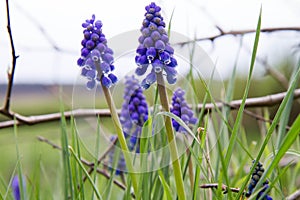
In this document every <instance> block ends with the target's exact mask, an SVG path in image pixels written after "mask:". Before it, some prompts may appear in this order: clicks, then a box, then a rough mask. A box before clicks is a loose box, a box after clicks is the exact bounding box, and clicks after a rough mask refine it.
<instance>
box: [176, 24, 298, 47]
mask: <svg viewBox="0 0 300 200" xmlns="http://www.w3.org/2000/svg"><path fill="white" fill-rule="evenodd" d="M216 28H217V29H218V30H219V32H220V33H219V34H216V35H213V36H209V37H201V38H196V39H194V40H188V41H185V42H179V43H176V44H175V45H180V46H183V45H186V44H189V43H193V42H200V41H205V40H210V41H214V40H215V39H217V38H220V37H224V36H228V35H233V36H237V35H245V34H249V33H255V32H256V30H255V29H245V30H236V31H224V30H223V29H221V28H220V27H219V26H216ZM279 31H300V27H293V26H291V27H275V28H262V29H260V32H262V33H271V32H279Z"/></svg>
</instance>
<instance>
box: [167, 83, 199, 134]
mask: <svg viewBox="0 0 300 200" xmlns="http://www.w3.org/2000/svg"><path fill="white" fill-rule="evenodd" d="M184 94H185V92H184V91H183V90H182V89H181V88H178V89H176V90H175V92H174V94H173V97H172V107H171V113H173V114H174V115H176V116H178V117H180V118H181V119H182V120H183V121H184V123H185V124H186V125H191V124H193V125H194V124H196V123H197V118H195V117H194V113H193V111H192V109H191V108H190V107H189V105H188V104H187V102H186V101H185V98H184ZM172 124H173V127H174V129H175V130H176V131H179V132H183V133H185V132H186V130H185V129H184V128H183V127H182V126H180V124H179V123H178V122H177V121H175V120H174V119H172Z"/></svg>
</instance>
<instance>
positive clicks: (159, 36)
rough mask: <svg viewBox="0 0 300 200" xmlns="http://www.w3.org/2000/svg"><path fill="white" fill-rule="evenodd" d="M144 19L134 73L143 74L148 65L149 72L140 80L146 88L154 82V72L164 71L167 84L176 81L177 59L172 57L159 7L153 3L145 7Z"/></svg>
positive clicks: (172, 51) (171, 49) (172, 52)
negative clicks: (150, 67)
mask: <svg viewBox="0 0 300 200" xmlns="http://www.w3.org/2000/svg"><path fill="white" fill-rule="evenodd" d="M145 9H146V13H145V19H144V21H143V23H142V28H141V33H142V35H141V36H140V38H139V46H138V48H137V50H136V53H137V56H136V57H135V62H136V64H137V65H138V67H137V69H136V71H135V72H136V74H137V75H138V76H141V75H144V74H145V73H146V71H147V69H148V66H149V65H152V70H151V72H150V73H149V74H148V75H147V76H146V78H145V79H144V80H143V81H142V87H143V88H144V89H148V88H149V87H150V86H151V85H152V84H153V83H154V82H156V73H161V72H165V75H166V76H167V81H168V83H169V84H174V83H175V82H176V73H177V72H176V70H175V67H176V66H177V61H176V59H175V58H174V57H173V54H174V49H173V48H172V47H171V46H170V43H169V37H168V35H167V32H166V31H165V26H166V24H165V22H164V21H163V17H162V16H161V14H160V10H161V8H160V7H159V6H157V5H156V4H155V3H153V2H152V3H151V4H150V5H148V6H146V7H145Z"/></svg>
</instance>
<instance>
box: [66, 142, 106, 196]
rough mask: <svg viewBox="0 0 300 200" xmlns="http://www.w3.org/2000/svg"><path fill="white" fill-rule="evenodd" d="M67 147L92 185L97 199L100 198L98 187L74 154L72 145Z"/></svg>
mask: <svg viewBox="0 0 300 200" xmlns="http://www.w3.org/2000/svg"><path fill="white" fill-rule="evenodd" d="M68 149H69V150H70V152H71V154H72V156H73V157H74V158H75V160H76V162H77V164H78V165H79V167H80V168H81V170H82V171H83V172H84V174H85V175H86V177H87V179H88V181H89V182H90V184H91V185H92V187H93V189H94V191H95V193H96V196H97V197H98V198H99V199H102V196H101V195H100V193H99V191H98V189H97V186H96V185H95V184H94V182H93V179H92V178H91V176H90V175H89V173H88V172H87V171H86V169H85V168H84V166H83V164H82V163H81V161H80V159H79V158H78V156H77V155H76V154H75V152H74V150H73V149H72V147H70V146H69V147H68Z"/></svg>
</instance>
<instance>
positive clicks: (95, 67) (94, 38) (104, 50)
mask: <svg viewBox="0 0 300 200" xmlns="http://www.w3.org/2000/svg"><path fill="white" fill-rule="evenodd" d="M82 27H83V28H84V30H83V35H84V39H83V40H82V41H81V45H82V49H81V57H80V58H79V59H78V60H77V64H78V65H79V66H80V67H82V68H81V75H82V76H84V77H86V78H87V79H88V82H87V88H88V89H93V88H94V87H95V86H96V82H97V81H101V83H102V84H103V85H104V86H105V87H107V88H109V87H110V86H112V85H113V84H114V83H116V82H117V77H116V76H115V75H114V74H113V73H111V71H113V70H114V65H113V61H114V57H113V51H112V49H110V48H108V47H107V40H106V38H105V35H104V34H103V33H102V22H101V21H100V20H97V21H95V15H93V16H92V19H89V20H86V21H85V22H84V23H83V24H82Z"/></svg>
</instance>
